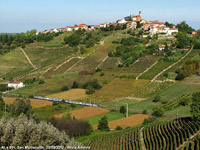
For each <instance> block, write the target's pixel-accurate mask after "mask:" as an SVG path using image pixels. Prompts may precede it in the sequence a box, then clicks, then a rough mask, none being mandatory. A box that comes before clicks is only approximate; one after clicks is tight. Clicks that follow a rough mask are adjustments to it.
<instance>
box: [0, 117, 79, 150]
mask: <svg viewBox="0 0 200 150" xmlns="http://www.w3.org/2000/svg"><path fill="white" fill-rule="evenodd" d="M34 120H35V118H31V119H27V118H26V117H25V116H23V115H21V116H19V118H18V119H14V118H9V116H8V115H5V116H4V117H3V118H1V119H0V131H1V136H2V137H3V138H2V140H1V142H0V145H3V146H6V147H7V146H11V145H12V146H20V147H25V146H28V145H30V146H35V147H39V146H44V147H45V146H55V144H58V145H59V146H64V147H66V146H72V145H73V146H78V145H79V144H78V143H76V142H74V141H73V140H70V139H69V137H68V136H67V135H66V133H64V132H60V131H59V130H58V129H56V128H55V127H53V125H51V124H48V123H46V122H40V123H38V122H37V121H34ZM6 131H8V132H6ZM10 131H11V132H10ZM36 131H37V132H36Z"/></svg>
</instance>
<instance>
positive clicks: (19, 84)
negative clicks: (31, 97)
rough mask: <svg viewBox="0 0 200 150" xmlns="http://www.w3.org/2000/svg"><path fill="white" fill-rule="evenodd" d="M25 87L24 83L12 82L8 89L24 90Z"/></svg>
mask: <svg viewBox="0 0 200 150" xmlns="http://www.w3.org/2000/svg"><path fill="white" fill-rule="evenodd" d="M24 86H25V85H24V84H23V83H22V82H18V81H10V82H9V83H8V87H11V88H15V89H18V88H22V87H24Z"/></svg>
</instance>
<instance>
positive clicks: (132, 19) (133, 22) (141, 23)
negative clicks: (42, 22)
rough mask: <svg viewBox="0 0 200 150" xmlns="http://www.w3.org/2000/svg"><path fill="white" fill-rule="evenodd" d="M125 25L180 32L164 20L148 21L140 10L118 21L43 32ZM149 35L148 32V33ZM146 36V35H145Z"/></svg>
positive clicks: (151, 30)
mask: <svg viewBox="0 0 200 150" xmlns="http://www.w3.org/2000/svg"><path fill="white" fill-rule="evenodd" d="M123 25H125V26H126V28H128V29H136V28H138V27H141V28H142V29H143V31H144V32H145V33H149V34H150V35H155V34H159V33H161V34H165V35H172V34H174V33H178V28H176V26H175V25H173V26H172V27H168V26H166V25H165V24H164V23H163V22H159V21H158V20H156V21H146V20H144V19H142V12H141V11H139V14H138V15H130V16H128V17H125V18H123V19H119V20H117V21H116V23H109V24H107V23H102V24H99V25H87V24H80V25H75V26H66V27H64V28H58V29H50V30H45V31H42V33H43V34H46V33H49V32H50V33H57V32H70V31H77V30H79V29H84V30H86V31H92V30H96V29H99V28H106V27H110V26H115V27H117V26H123ZM146 35H147V34H146ZM144 37H145V35H144Z"/></svg>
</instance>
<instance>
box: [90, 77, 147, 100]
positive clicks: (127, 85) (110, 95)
mask: <svg viewBox="0 0 200 150" xmlns="http://www.w3.org/2000/svg"><path fill="white" fill-rule="evenodd" d="M148 82H149V81H147V80H132V79H119V78H116V79H114V80H112V81H111V82H110V83H109V84H107V85H105V86H104V87H103V88H102V89H100V90H99V91H97V92H96V93H95V94H93V95H92V97H95V98H97V99H100V100H102V101H112V100H115V99H116V98H122V97H127V96H130V95H131V94H133V93H134V92H136V91H137V90H139V89H140V88H142V87H143V86H145V85H146V84H147V83H148Z"/></svg>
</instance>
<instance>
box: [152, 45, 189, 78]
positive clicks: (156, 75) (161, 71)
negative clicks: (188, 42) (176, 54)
mask: <svg viewBox="0 0 200 150" xmlns="http://www.w3.org/2000/svg"><path fill="white" fill-rule="evenodd" d="M192 49H193V47H192V48H191V49H190V50H189V52H188V53H187V54H186V55H185V56H183V57H182V58H181V59H179V60H178V61H177V62H175V63H173V64H172V65H170V66H169V67H167V68H166V69H164V70H163V71H161V72H160V73H159V74H157V75H156V76H155V77H154V78H153V79H152V80H151V82H154V81H155V80H156V79H157V77H159V76H160V75H161V74H163V73H164V72H165V71H167V70H168V69H170V68H171V67H173V66H175V65H176V64H178V63H179V62H181V61H182V60H183V59H184V58H185V57H186V56H188V55H189V54H190V52H191V51H192Z"/></svg>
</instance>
